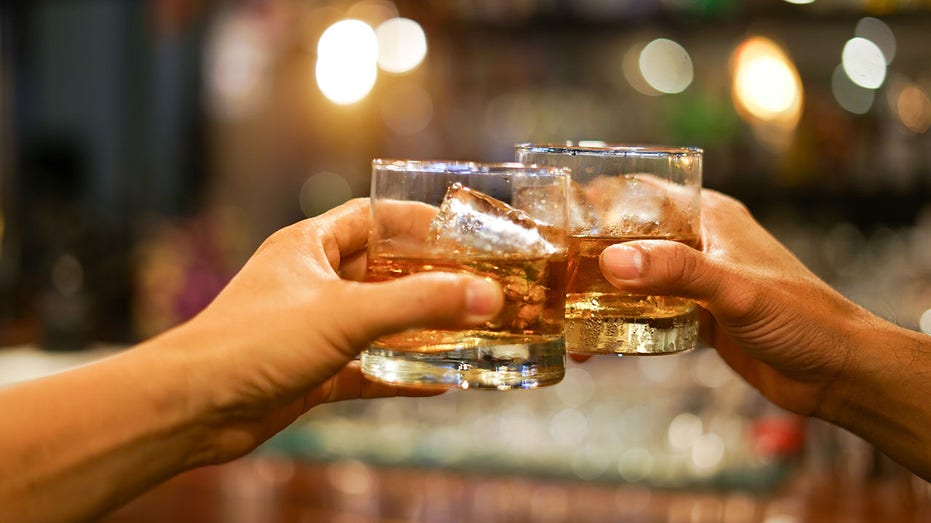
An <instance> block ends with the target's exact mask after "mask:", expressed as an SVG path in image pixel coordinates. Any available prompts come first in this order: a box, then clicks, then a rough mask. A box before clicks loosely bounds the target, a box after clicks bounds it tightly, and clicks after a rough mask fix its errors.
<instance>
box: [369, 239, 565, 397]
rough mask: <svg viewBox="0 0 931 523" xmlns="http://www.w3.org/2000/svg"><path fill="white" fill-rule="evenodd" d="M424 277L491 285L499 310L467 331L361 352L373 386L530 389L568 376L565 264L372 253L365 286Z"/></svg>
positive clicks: (432, 332)
mask: <svg viewBox="0 0 931 523" xmlns="http://www.w3.org/2000/svg"><path fill="white" fill-rule="evenodd" d="M428 271H443V272H459V273H469V274H475V275H478V276H482V277H485V278H490V279H493V280H495V281H496V282H498V284H500V285H501V287H502V288H503V290H504V299H505V303H504V307H503V309H502V310H501V312H500V313H499V314H498V316H496V317H495V318H494V319H492V320H491V321H489V322H486V323H485V324H483V325H479V326H477V327H474V328H471V329H463V330H452V329H450V330H443V329H421V330H409V331H405V332H400V333H397V334H391V335H388V336H383V337H381V338H379V339H377V340H375V341H374V342H373V343H372V344H370V345H369V347H368V348H367V349H366V350H365V351H363V352H362V356H361V361H362V372H363V373H365V375H366V376H368V377H369V378H371V379H374V380H377V381H382V382H385V383H391V384H395V385H405V386H416V387H428V388H433V387H442V388H448V387H456V388H462V389H468V388H475V389H498V390H509V389H529V388H536V387H542V386H545V385H552V384H555V383H558V382H559V381H560V380H562V378H563V376H564V375H565V371H566V367H565V356H566V348H565V340H564V337H563V326H564V323H565V316H564V314H565V304H566V258H565V255H563V256H562V257H558V258H554V257H550V258H532V259H528V258H517V257H498V258H484V259H474V258H472V259H462V260H437V259H428V258H412V257H401V256H390V255H388V256H386V255H380V254H375V255H373V256H371V257H370V258H369V262H368V280H369V281H385V280H391V279H395V278H400V277H402V276H406V275H408V274H413V273H418V272H428Z"/></svg>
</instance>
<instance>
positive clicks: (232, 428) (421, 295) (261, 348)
mask: <svg viewBox="0 0 931 523" xmlns="http://www.w3.org/2000/svg"><path fill="white" fill-rule="evenodd" d="M368 206H369V204H368V200H361V199H360V200H354V201H351V202H349V203H347V204H344V205H342V206H340V207H338V208H336V209H334V210H332V211H330V212H328V213H326V214H324V215H322V216H320V217H317V218H312V219H309V220H304V221H302V222H300V223H297V224H295V225H292V226H290V227H287V228H285V229H282V230H280V231H278V232H277V233H275V234H273V235H272V236H271V237H270V238H269V239H268V240H266V241H265V243H264V244H263V245H262V246H261V247H260V248H259V249H258V251H257V252H256V253H255V254H254V255H253V257H252V259H250V260H249V261H248V262H247V263H246V265H245V266H244V267H243V269H242V271H240V273H239V274H238V275H236V277H235V278H234V279H233V280H232V281H231V282H230V284H229V285H228V286H227V287H226V288H225V289H224V290H223V292H222V293H221V294H220V295H219V296H218V297H217V298H216V300H215V301H214V302H213V303H212V304H211V305H210V306H209V307H207V308H206V309H205V310H204V311H203V312H202V313H201V314H200V315H198V316H197V317H195V318H194V319H193V320H191V321H190V322H189V323H188V324H186V325H184V326H182V327H181V328H178V329H176V330H175V331H172V332H169V333H167V334H166V335H165V336H164V337H163V338H159V339H157V341H160V342H167V343H163V345H168V346H177V347H183V350H184V357H185V359H186V364H185V368H187V369H188V373H189V380H188V381H189V382H190V383H191V389H192V390H191V392H190V397H191V401H192V402H194V407H193V408H194V409H196V410H197V411H198V412H201V413H203V414H204V415H205V416H206V418H207V419H208V420H209V422H208V423H209V425H210V426H211V430H210V431H209V433H208V437H207V438H208V441H207V443H206V446H207V448H206V449H205V452H206V453H207V454H208V457H207V458H206V459H205V461H208V462H219V461H225V460H228V459H232V458H234V457H237V456H239V455H242V454H244V453H245V452H248V451H249V450H251V449H252V448H254V447H255V446H256V445H257V444H259V443H261V442H262V441H264V440H265V439H266V438H268V437H270V436H271V435H273V434H275V433H276V432H278V431H279V430H281V429H282V428H284V427H285V426H286V425H288V424H289V423H291V422H292V421H293V420H294V419H295V418H297V417H298V416H299V415H301V414H302V413H304V412H305V411H307V410H308V409H309V408H311V407H313V406H314V405H317V404H319V403H322V402H327V401H336V400H344V399H350V398H359V397H365V398H368V397H383V396H391V395H397V394H404V395H424V394H434V393H435V392H429V391H423V390H413V389H406V390H405V389H398V388H393V387H389V386H386V385H381V384H376V383H373V382H370V381H368V380H366V379H365V378H364V377H363V376H362V375H361V373H360V371H359V367H358V364H357V362H353V361H352V360H353V358H355V356H356V355H357V354H358V353H359V351H360V350H361V349H362V348H364V347H365V346H366V344H367V343H368V342H370V341H371V340H372V339H374V338H376V337H378V336H380V335H384V334H388V333H392V332H398V331H401V330H404V329H407V328H413V327H425V326H434V327H440V326H445V327H458V326H465V325H472V324H478V323H481V322H483V321H487V320H488V319H490V318H492V317H493V316H494V315H495V314H496V313H497V312H498V311H499V310H500V308H501V307H502V305H503V295H502V292H501V289H500V288H499V287H498V286H497V285H496V284H494V283H492V282H488V281H486V280H484V279H481V278H477V277H472V276H464V275H453V274H448V273H426V274H418V275H412V276H409V277H406V278H401V279H398V280H395V281H391V282H382V283H360V282H358V281H350V280H358V279H361V277H362V275H363V274H364V267H365V246H366V241H367V238H368V230H369V209H368ZM341 276H342V277H341ZM344 278H345V279H344ZM164 349H165V347H164V346H163V347H161V348H160V350H164Z"/></svg>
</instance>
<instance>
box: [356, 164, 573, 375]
mask: <svg viewBox="0 0 931 523" xmlns="http://www.w3.org/2000/svg"><path fill="white" fill-rule="evenodd" d="M568 186H569V177H568V172H567V170H566V169H562V168H553V167H539V166H527V165H522V164H517V163H500V164H488V163H476V162H454V161H448V162H446V161H415V160H382V159H376V160H374V161H373V163H372V191H371V216H372V224H371V229H370V233H369V243H368V250H367V258H368V261H367V280H368V281H384V280H391V279H394V278H400V277H402V276H405V275H408V274H412V273H418V272H426V271H444V272H454V273H468V274H474V275H478V276H481V277H483V278H487V279H489V280H493V281H495V282H497V283H498V284H499V285H501V287H502V289H503V291H504V297H505V303H504V308H503V309H502V311H501V313H500V314H499V315H498V316H497V317H495V318H494V319H492V320H491V321H488V322H486V323H484V324H482V325H478V326H476V327H472V328H463V329H419V330H408V331H405V332H399V333H396V334H391V335H388V336H384V337H381V338H379V339H377V340H376V341H375V342H374V343H372V344H371V345H370V346H369V347H367V348H366V350H364V351H363V352H362V355H361V361H362V371H363V372H364V373H365V374H366V375H367V376H368V377H370V378H373V379H375V380H378V381H382V382H386V383H391V384H399V385H408V386H423V387H445V388H450V387H452V388H462V389H474V388H477V389H499V390H508V389H525V388H534V387H539V386H543V385H550V384H553V383H557V382H559V381H560V380H561V379H562V377H563V375H564V373H565V338H564V335H563V324H564V309H565V299H566V268H567V259H568V254H567V252H568V251H567V238H568V231H567V223H568V210H567V201H568V200H567V189H568Z"/></svg>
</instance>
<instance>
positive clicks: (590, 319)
mask: <svg viewBox="0 0 931 523" xmlns="http://www.w3.org/2000/svg"><path fill="white" fill-rule="evenodd" d="M643 239H654V240H655V239H663V240H671V241H676V242H679V243H683V244H685V245H689V246H691V247H698V245H699V239H698V237H697V236H669V237H656V236H651V237H632V236H631V237H615V238H609V237H599V236H570V237H569V265H568V280H567V286H566V293H567V294H566V349H567V351H569V352H574V353H581V354H604V353H610V354H663V353H671V352H681V351H684V350H689V349H691V348H693V347H694V346H695V343H696V341H697V338H698V314H697V306H696V305H695V303H694V302H693V301H692V300H689V299H685V298H678V297H674V296H643V295H635V294H629V293H625V292H622V291H620V290H618V289H617V288H616V287H614V286H613V285H611V284H610V283H609V282H608V280H606V279H605V278H604V276H602V274H601V269H600V267H599V264H598V260H599V258H600V256H601V252H602V251H603V250H604V249H605V248H606V247H608V246H609V245H614V244H616V243H623V242H626V241H632V240H643Z"/></svg>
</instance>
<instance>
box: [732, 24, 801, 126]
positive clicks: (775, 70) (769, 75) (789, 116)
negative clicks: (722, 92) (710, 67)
mask: <svg viewBox="0 0 931 523" xmlns="http://www.w3.org/2000/svg"><path fill="white" fill-rule="evenodd" d="M732 65H733V70H734V78H733V85H732V96H733V98H734V103H735V105H736V106H737V108H738V110H739V111H740V112H741V114H742V116H744V117H745V118H747V117H750V118H757V119H760V120H762V121H764V122H772V123H778V124H782V125H784V126H786V127H794V126H795V125H796V124H797V123H798V119H799V117H800V115H801V110H802V96H803V95H802V81H801V78H799V74H798V71H797V70H796V68H795V65H794V64H793V63H792V60H791V59H790V58H789V57H788V56H787V55H786V54H785V52H783V50H782V49H781V48H780V47H779V46H778V45H776V43H775V42H773V41H772V40H769V39H767V38H763V37H759V36H757V37H752V38H749V39H747V40H745V41H744V42H742V43H741V44H740V45H739V46H738V47H737V50H736V51H735V52H734V57H733V64H732Z"/></svg>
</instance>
